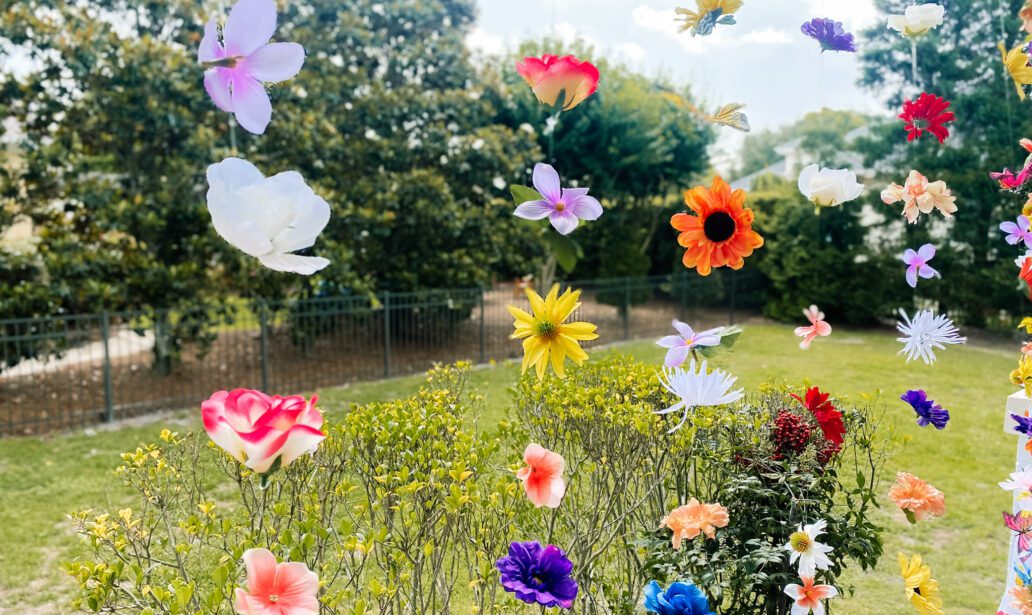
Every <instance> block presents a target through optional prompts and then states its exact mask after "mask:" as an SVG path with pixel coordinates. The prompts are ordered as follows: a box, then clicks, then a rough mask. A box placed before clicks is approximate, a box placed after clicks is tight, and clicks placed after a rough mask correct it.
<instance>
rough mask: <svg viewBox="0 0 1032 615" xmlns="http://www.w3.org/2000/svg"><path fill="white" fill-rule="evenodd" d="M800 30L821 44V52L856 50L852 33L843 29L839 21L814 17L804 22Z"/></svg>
mask: <svg viewBox="0 0 1032 615" xmlns="http://www.w3.org/2000/svg"><path fill="white" fill-rule="evenodd" d="M800 30H802V32H803V34H805V35H807V36H809V37H810V38H812V39H814V40H815V41H817V42H818V43H820V44H821V53H824V52H825V51H852V52H855V51H856V41H855V40H854V39H853V35H852V34H850V33H848V32H846V31H845V29H844V28H843V27H842V22H840V21H835V20H834V19H827V18H815V19H811V20H810V21H808V22H806V23H804V24H803V25H802V27H801V28H800Z"/></svg>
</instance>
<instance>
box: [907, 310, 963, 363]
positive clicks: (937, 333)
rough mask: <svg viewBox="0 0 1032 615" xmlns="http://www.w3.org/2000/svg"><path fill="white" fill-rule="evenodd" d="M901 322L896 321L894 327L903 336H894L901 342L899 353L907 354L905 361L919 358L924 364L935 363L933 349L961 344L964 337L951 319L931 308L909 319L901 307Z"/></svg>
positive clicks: (942, 348)
mask: <svg viewBox="0 0 1032 615" xmlns="http://www.w3.org/2000/svg"><path fill="white" fill-rule="evenodd" d="M899 314H900V316H902V317H903V322H898V323H896V329H897V330H898V331H899V332H900V333H902V334H903V337H899V338H896V340H897V341H899V342H903V349H902V350H900V351H899V352H900V354H906V355H907V363H909V362H910V361H913V360H914V359H917V358H920V359H921V360H922V361H924V362H925V363H926V364H928V365H931V364H932V363H935V349H936V348H938V349H939V350H945V349H946V346H945V345H944V344H963V343H965V342H966V341H967V338H966V337H960V335H959V332H958V331H957V328H956V327H955V326H953V321H952V320H950V319H949V317H948V316H946V315H945V314H939V315H938V316H936V315H935V314H933V313H932V311H931V310H921V311H919V312H917V313H916V314H914V318H913V319H911V318H910V317H909V316H907V313H906V312H904V311H903V310H902V309H900V311H899Z"/></svg>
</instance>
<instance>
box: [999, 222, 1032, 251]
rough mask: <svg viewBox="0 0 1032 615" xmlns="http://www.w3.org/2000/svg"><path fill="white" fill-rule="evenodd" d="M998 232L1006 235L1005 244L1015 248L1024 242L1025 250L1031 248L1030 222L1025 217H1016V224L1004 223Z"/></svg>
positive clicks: (1031, 224)
mask: <svg viewBox="0 0 1032 615" xmlns="http://www.w3.org/2000/svg"><path fill="white" fill-rule="evenodd" d="M1000 230H1001V231H1003V232H1004V233H1007V243H1009V244H1010V245H1012V246H1016V245H1018V244H1019V243H1021V242H1025V247H1026V248H1032V222H1029V219H1028V217H1027V216H1018V219H1017V221H1016V222H1009V221H1008V222H1004V223H1003V224H1001V225H1000Z"/></svg>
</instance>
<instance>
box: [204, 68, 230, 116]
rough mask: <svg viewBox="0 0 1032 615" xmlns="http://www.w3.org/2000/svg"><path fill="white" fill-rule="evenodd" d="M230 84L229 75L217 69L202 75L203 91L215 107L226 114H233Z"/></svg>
mask: <svg viewBox="0 0 1032 615" xmlns="http://www.w3.org/2000/svg"><path fill="white" fill-rule="evenodd" d="M232 82H233V80H232V78H231V77H230V76H229V75H227V74H226V73H225V72H224V71H222V70H219V69H217V68H213V69H211V70H208V71H205V73H204V89H205V90H207V92H208V96H210V97H211V101H212V102H213V103H215V106H216V107H218V108H219V109H221V110H223V111H225V112H226V113H233V95H232V93H231V90H230V84H231V83H232Z"/></svg>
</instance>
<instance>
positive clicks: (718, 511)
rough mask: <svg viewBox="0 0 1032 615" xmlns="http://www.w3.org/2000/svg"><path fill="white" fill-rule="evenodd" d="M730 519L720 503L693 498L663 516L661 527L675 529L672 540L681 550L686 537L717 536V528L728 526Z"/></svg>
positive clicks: (689, 538)
mask: <svg viewBox="0 0 1032 615" xmlns="http://www.w3.org/2000/svg"><path fill="white" fill-rule="evenodd" d="M728 520H729V519H728V514H727V509H726V508H724V507H723V506H721V505H720V504H705V503H703V502H700V501H699V500H697V499H695V498H692V499H691V500H689V502H688V503H687V504H685V505H684V506H680V507H678V508H675V509H674V510H672V511H670V514H669V515H667V516H665V517H663V520H662V521H660V523H659V527H661V528H663V527H665V528H667V529H669V530H671V531H673V533H674V535H673V537H672V538H671V542H672V543H673V546H674V550H675V551H679V550H680V549H681V541H682V540H684V539H688V540H692V539H693V538H695V537H696V536H698V535H699V534H705V535H706V537H707V538H714V537H716V532H717V528H718V527H727V524H728Z"/></svg>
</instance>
